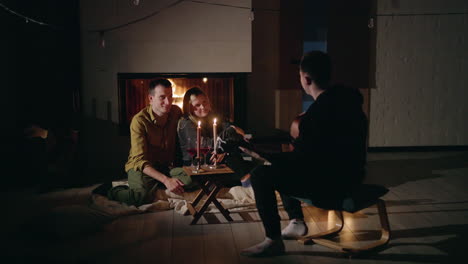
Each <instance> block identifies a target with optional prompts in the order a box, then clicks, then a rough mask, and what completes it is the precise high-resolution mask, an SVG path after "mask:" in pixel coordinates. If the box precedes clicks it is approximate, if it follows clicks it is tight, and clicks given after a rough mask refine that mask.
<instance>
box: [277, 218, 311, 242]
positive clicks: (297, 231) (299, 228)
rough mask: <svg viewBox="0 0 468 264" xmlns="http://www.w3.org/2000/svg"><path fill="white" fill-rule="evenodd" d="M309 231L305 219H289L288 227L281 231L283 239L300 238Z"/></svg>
mask: <svg viewBox="0 0 468 264" xmlns="http://www.w3.org/2000/svg"><path fill="white" fill-rule="evenodd" d="M307 232H309V229H308V228H307V225H306V223H305V222H304V220H298V219H293V220H291V221H289V224H288V226H287V227H285V228H284V229H283V230H282V231H281V236H282V237H283V239H298V238H300V237H302V236H305V235H306V234H307Z"/></svg>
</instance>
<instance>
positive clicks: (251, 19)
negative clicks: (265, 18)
mask: <svg viewBox="0 0 468 264" xmlns="http://www.w3.org/2000/svg"><path fill="white" fill-rule="evenodd" d="M254 11H255V9H253V8H252V9H251V10H250V15H249V19H250V21H254V19H255V13H254Z"/></svg>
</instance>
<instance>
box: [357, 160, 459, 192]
mask: <svg viewBox="0 0 468 264" xmlns="http://www.w3.org/2000/svg"><path fill="white" fill-rule="evenodd" d="M396 155H397V154H396ZM467 167H468V152H463V153H459V154H447V155H446V156H444V157H439V158H427V159H397V160H373V161H369V162H368V164H367V172H368V173H367V178H366V183H370V184H372V183H373V184H381V185H384V186H386V187H395V186H398V185H401V184H403V183H405V182H409V181H416V180H421V179H430V178H437V177H440V176H441V175H439V174H435V173H434V172H433V171H434V170H448V169H458V168H467Z"/></svg>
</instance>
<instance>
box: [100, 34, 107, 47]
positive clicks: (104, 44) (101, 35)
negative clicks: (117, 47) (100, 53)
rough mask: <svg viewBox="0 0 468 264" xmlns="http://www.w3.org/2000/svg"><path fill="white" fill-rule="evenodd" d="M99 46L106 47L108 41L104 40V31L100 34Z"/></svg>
mask: <svg viewBox="0 0 468 264" xmlns="http://www.w3.org/2000/svg"><path fill="white" fill-rule="evenodd" d="M99 45H101V48H105V47H106V39H105V38H104V31H101V32H99Z"/></svg>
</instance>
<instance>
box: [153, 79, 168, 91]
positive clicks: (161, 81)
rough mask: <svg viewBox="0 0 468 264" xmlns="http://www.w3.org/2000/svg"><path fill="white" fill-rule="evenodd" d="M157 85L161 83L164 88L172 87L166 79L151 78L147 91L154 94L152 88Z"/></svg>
mask: <svg viewBox="0 0 468 264" xmlns="http://www.w3.org/2000/svg"><path fill="white" fill-rule="evenodd" d="M158 85H162V86H164V87H166V88H171V87H172V84H171V82H170V81H169V80H168V79H156V80H152V81H151V82H150V84H149V89H148V92H149V93H150V94H154V88H156V86H158Z"/></svg>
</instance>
